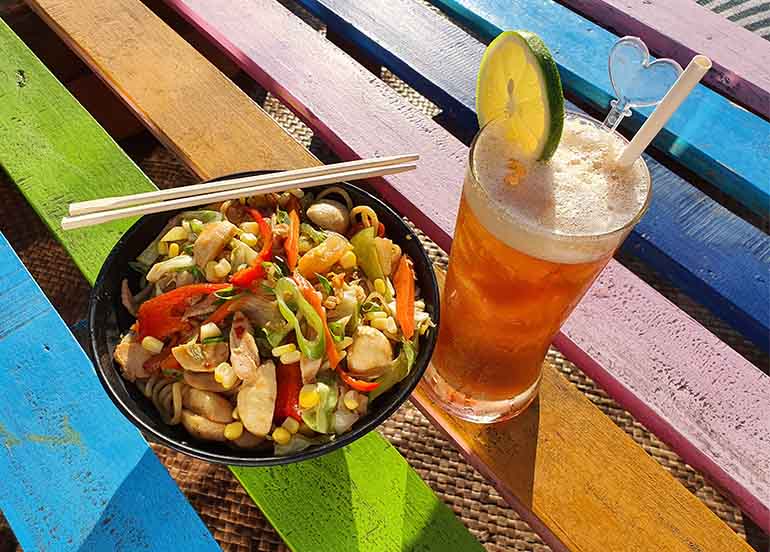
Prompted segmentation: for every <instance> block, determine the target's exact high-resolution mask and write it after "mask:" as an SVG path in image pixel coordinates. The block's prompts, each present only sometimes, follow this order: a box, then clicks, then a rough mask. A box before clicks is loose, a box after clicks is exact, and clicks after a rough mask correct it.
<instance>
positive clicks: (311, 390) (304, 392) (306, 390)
mask: <svg viewBox="0 0 770 552" xmlns="http://www.w3.org/2000/svg"><path fill="white" fill-rule="evenodd" d="M320 400H321V396H320V395H319V394H318V390H317V389H316V386H315V385H313V384H312V383H310V384H307V385H303V386H302V389H300V390H299V405H300V406H301V407H302V408H313V407H314V406H315V405H317V404H318V402H319V401H320Z"/></svg>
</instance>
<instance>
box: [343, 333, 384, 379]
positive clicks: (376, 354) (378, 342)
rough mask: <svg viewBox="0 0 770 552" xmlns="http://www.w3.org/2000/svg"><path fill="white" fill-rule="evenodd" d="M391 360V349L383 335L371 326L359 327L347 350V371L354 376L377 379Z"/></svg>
mask: <svg viewBox="0 0 770 552" xmlns="http://www.w3.org/2000/svg"><path fill="white" fill-rule="evenodd" d="M392 360H393V347H392V346H391V344H390V341H389V340H388V338H387V337H385V334H383V333H382V332H381V331H380V330H378V329H376V328H372V327H371V326H359V327H358V329H357V330H356V333H355V334H353V343H352V344H351V345H350V347H349V348H348V370H350V372H351V373H352V374H354V375H356V376H364V377H377V376H380V375H382V373H383V372H385V370H387V368H388V366H389V365H390V363H391V361H392Z"/></svg>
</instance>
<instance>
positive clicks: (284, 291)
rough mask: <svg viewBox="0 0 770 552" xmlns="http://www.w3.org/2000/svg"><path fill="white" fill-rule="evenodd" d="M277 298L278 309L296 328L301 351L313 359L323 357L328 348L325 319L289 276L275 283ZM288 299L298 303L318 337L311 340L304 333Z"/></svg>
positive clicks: (300, 310) (299, 308) (299, 310)
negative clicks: (323, 319) (322, 318)
mask: <svg viewBox="0 0 770 552" xmlns="http://www.w3.org/2000/svg"><path fill="white" fill-rule="evenodd" d="M275 298H276V300H277V301H278V310H279V311H280V313H281V315H282V316H283V317H284V319H285V320H286V322H288V324H289V325H291V326H292V327H293V328H294V333H295V334H296V335H297V345H299V349H300V351H302V353H303V354H304V355H305V356H306V357H308V358H310V359H312V360H317V359H319V358H321V357H323V354H324V351H325V349H326V337H325V336H324V333H325V332H324V325H323V321H322V320H321V317H320V316H319V315H318V313H317V312H316V311H315V309H314V308H313V307H312V306H311V305H310V303H308V302H307V301H306V300H305V298H304V297H302V294H301V293H300V292H299V289H298V288H297V284H295V283H294V281H293V280H291V279H289V278H281V279H280V280H278V281H277V282H276V283H275ZM287 299H288V300H290V301H291V302H292V303H296V305H297V308H298V312H300V313H301V314H302V316H303V317H304V318H305V320H307V323H308V325H309V326H310V327H311V328H313V329H314V330H315V332H316V338H315V339H314V340H312V341H311V340H309V339H307V338H306V337H305V336H304V335H303V334H302V328H301V327H300V324H299V320H298V319H297V316H296V314H294V312H293V311H292V310H291V309H290V308H289V306H288V305H287V304H286V301H287ZM268 339H269V336H268Z"/></svg>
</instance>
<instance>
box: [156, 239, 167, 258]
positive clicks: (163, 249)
mask: <svg viewBox="0 0 770 552" xmlns="http://www.w3.org/2000/svg"><path fill="white" fill-rule="evenodd" d="M158 255H168V243H166V242H163V241H162V242H158Z"/></svg>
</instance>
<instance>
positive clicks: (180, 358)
mask: <svg viewBox="0 0 770 552" xmlns="http://www.w3.org/2000/svg"><path fill="white" fill-rule="evenodd" d="M229 352H230V348H229V347H228V346H227V343H209V344H208V345H201V344H200V343H195V342H192V341H190V342H188V343H184V344H183V345H178V346H176V347H174V348H173V349H171V354H173V355H174V358H175V359H176V360H177V362H178V363H179V364H180V365H181V366H182V368H184V369H185V370H190V371H191V372H213V371H214V368H216V367H217V366H218V365H219V364H221V363H222V362H225V361H226V360H227V355H228V353H229Z"/></svg>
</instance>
